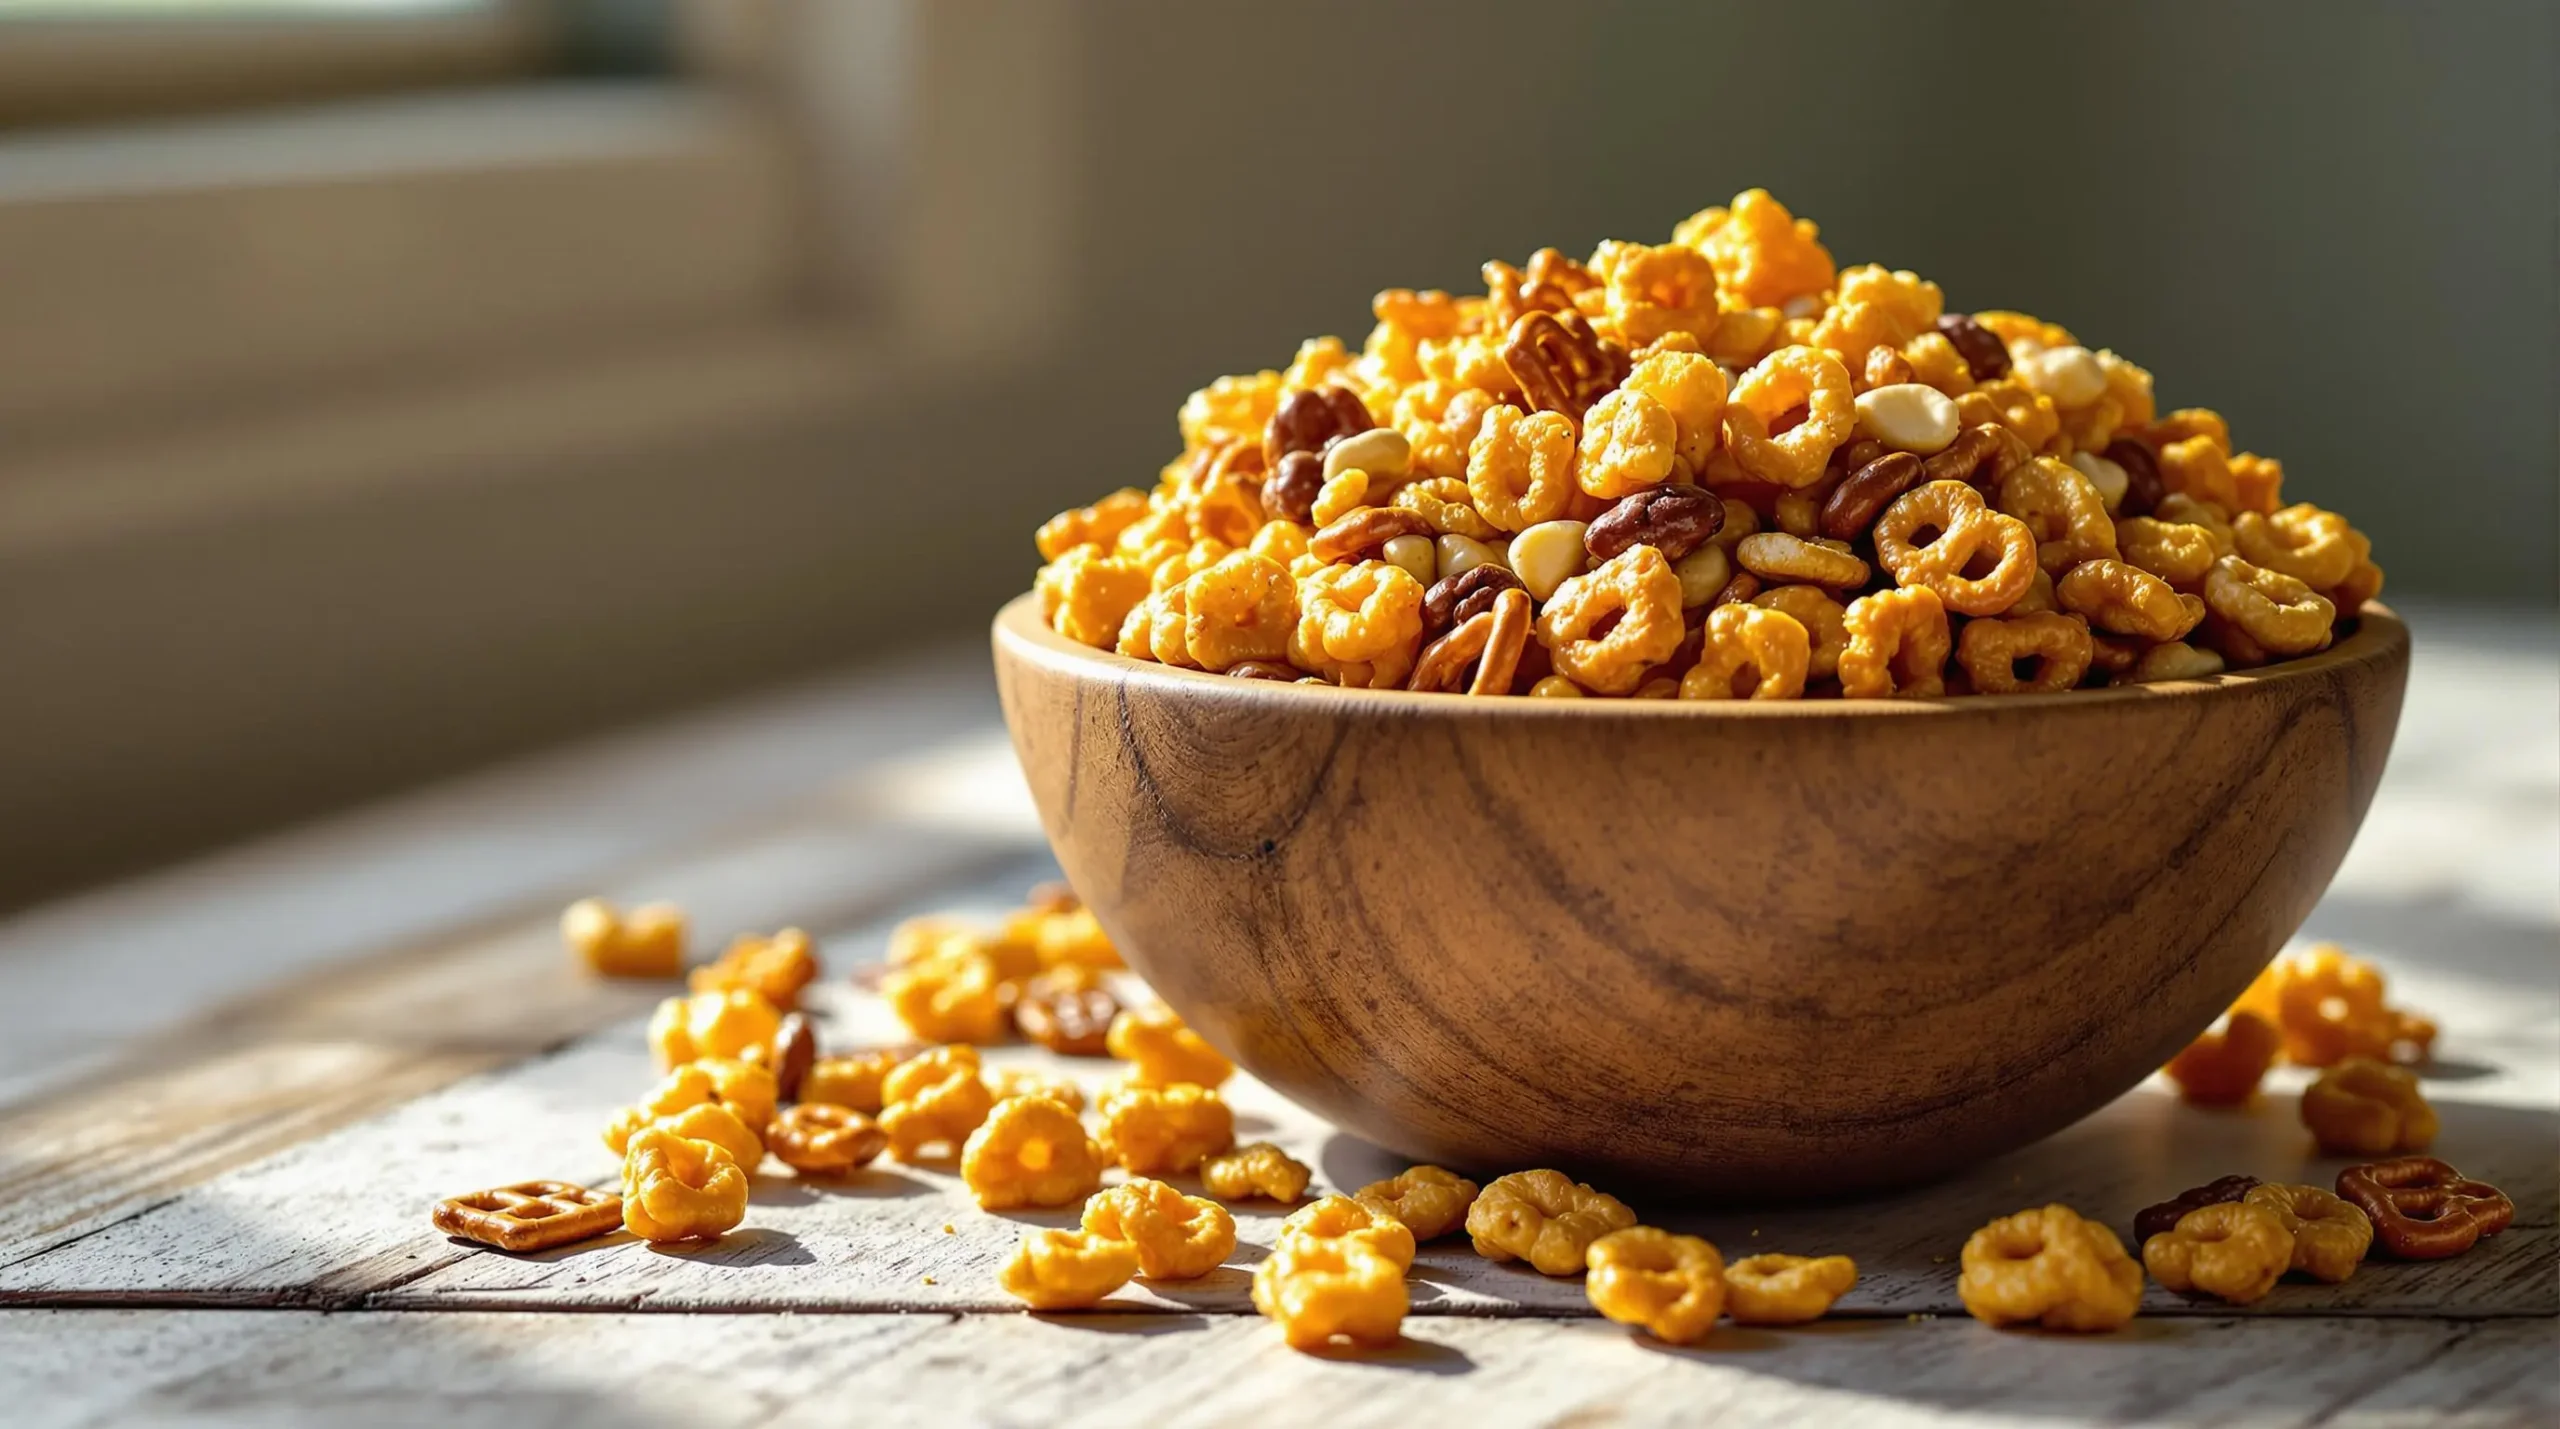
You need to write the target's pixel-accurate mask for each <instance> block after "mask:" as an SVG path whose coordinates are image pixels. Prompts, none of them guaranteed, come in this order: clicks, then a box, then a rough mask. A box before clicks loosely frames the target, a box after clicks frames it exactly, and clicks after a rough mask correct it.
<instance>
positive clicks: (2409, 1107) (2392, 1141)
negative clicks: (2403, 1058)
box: [2302, 1055, 2436, 1156]
mask: <svg viewBox="0 0 2560 1429" xmlns="http://www.w3.org/2000/svg"><path fill="white" fill-rule="evenodd" d="M2302 1124H2303V1125H2304V1126H2305V1127H2307V1128H2309V1129H2310V1131H2311V1134H2312V1136H2313V1137H2315V1138H2316V1139H2318V1141H2319V1143H2320V1149H2321V1150H2322V1151H2325V1152H2328V1153H2329V1154H2331V1155H2334V1156H2389V1155H2391V1154H2393V1153H2394V1152H2406V1151H2424V1150H2426V1149H2427V1147H2428V1145H2429V1144H2430V1143H2432V1142H2433V1141H2434V1140H2435V1139H2436V1109H2435V1108H2434V1107H2432V1106H2429V1105H2428V1104H2427V1099H2426V1097H2425V1095H2424V1094H2422V1093H2421V1092H2420V1091H2419V1090H2418V1078H2417V1075H2416V1074H2415V1073H2413V1072H2409V1071H2405V1070H2403V1069H2401V1068H2399V1067H2394V1066H2390V1065H2388V1064H2386V1063H2382V1062H2377V1061H2375V1060H2373V1059H2372V1058H2371V1057H2366V1056H2361V1055H2358V1056H2350V1057H2348V1058H2346V1059H2344V1060H2343V1061H2340V1062H2339V1063H2338V1064H2337V1065H2336V1066H2333V1067H2331V1068H2330V1069H2329V1070H2327V1071H2325V1072H2323V1073H2321V1074H2320V1076H2319V1078H2318V1080H2316V1081H2314V1082H2312V1084H2311V1085H2310V1086H2307V1087H2305V1088H2303V1089H2302Z"/></svg>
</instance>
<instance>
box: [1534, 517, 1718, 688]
mask: <svg viewBox="0 0 2560 1429" xmlns="http://www.w3.org/2000/svg"><path fill="white" fill-rule="evenodd" d="M1612 615H1615V616H1617V617H1618V621H1617V624H1615V625H1613V626H1611V627H1610V628H1609V629H1608V630H1607V631H1606V632H1604V633H1601V634H1594V633H1593V632H1594V631H1596V630H1598V629H1599V628H1600V624H1601V622H1602V621H1604V620H1606V619H1608V618H1609V617H1610V616H1612ZM1537 628H1538V640H1539V642H1540V643H1541V644H1544V645H1545V646H1546V647H1547V650H1548V653H1549V654H1551V655H1553V656H1554V657H1555V664H1556V669H1557V671H1558V672H1560V673H1562V674H1563V675H1565V676H1566V677H1567V678H1569V679H1571V680H1572V681H1573V682H1574V683H1575V684H1577V685H1580V686H1582V687H1583V688H1584V689H1586V690H1592V691H1595V692H1597V693H1599V694H1604V695H1625V694H1632V693H1634V692H1635V688H1636V686H1637V685H1638V684H1641V683H1642V682H1643V680H1644V674H1645V671H1646V669H1647V668H1649V667H1651V666H1654V665H1659V664H1661V663H1662V662H1663V661H1665V660H1668V659H1670V658H1671V652H1672V651H1674V650H1677V649H1679V648H1680V640H1681V637H1682V636H1683V635H1684V634H1686V633H1687V631H1686V628H1685V627H1684V626H1683V625H1682V623H1681V620H1680V577H1679V576H1677V575H1675V574H1673V572H1672V570H1671V563H1670V562H1669V561H1666V560H1664V559H1663V558H1662V552H1660V551H1658V550H1655V549H1654V548H1653V547H1651V546H1630V547H1628V548H1627V549H1626V550H1624V551H1622V552H1620V553H1619V554H1617V555H1615V556H1612V557H1610V558H1609V559H1608V560H1607V561H1605V562H1603V563H1602V564H1601V565H1600V566H1599V567H1598V568H1596V569H1594V570H1589V571H1585V572H1584V573H1582V574H1581V575H1578V576H1575V577H1573V578H1572V579H1570V580H1567V581H1566V582H1565V583H1564V584H1563V585H1561V586H1558V587H1556V593H1555V594H1554V595H1553V596H1551V597H1549V598H1548V600H1547V606H1546V609H1545V611H1544V612H1542V613H1541V614H1540V615H1539V616H1538V626H1537Z"/></svg>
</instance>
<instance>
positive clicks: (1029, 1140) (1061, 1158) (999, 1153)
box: [960, 1096, 1103, 1211]
mask: <svg viewBox="0 0 2560 1429" xmlns="http://www.w3.org/2000/svg"><path fill="white" fill-rule="evenodd" d="M1102 1167H1103V1155H1102V1148H1101V1146H1099V1145H1098V1144H1096V1143H1095V1141H1094V1140H1093V1138H1092V1137H1090V1136H1088V1135H1086V1134H1085V1129H1084V1123H1083V1122H1082V1121H1080V1120H1078V1119H1077V1118H1076V1114H1075V1110H1074V1108H1072V1107H1069V1106H1068V1105H1067V1104H1066V1103H1064V1102H1062V1101H1058V1100H1056V1099H1054V1098H1051V1097H1045V1096H1024V1097H1008V1098H1006V1099H1005V1100H1003V1101H1000V1102H997V1103H996V1104H995V1108H994V1110H992V1111H990V1112H988V1113H987V1118H986V1120H985V1121H983V1122H981V1123H979V1125H978V1129H977V1130H975V1131H972V1132H970V1133H969V1142H968V1145H967V1146H965V1147H964V1148H962V1150H961V1153H960V1179H961V1180H962V1181H963V1182H964V1183H966V1184H967V1186H968V1187H969V1194H970V1195H971V1196H973V1197H975V1198H976V1199H977V1202H978V1206H979V1208H980V1209H982V1210H989V1211H1001V1210H1009V1209H1012V1208H1013V1207H1016V1206H1064V1205H1071V1204H1073V1203H1074V1202H1077V1201H1080V1200H1083V1199H1084V1198H1085V1197H1087V1196H1090V1195H1092V1194H1093V1192H1094V1188H1096V1187H1098V1186H1100V1185H1101V1184H1102Z"/></svg>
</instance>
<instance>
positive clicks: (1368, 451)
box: [1324, 427, 1413, 491]
mask: <svg viewBox="0 0 2560 1429" xmlns="http://www.w3.org/2000/svg"><path fill="white" fill-rule="evenodd" d="M1412 467H1413V443H1411V442H1409V441H1406V440H1405V437H1404V433H1402V432H1399V431H1397V430H1396V429H1395V428H1393V427H1372V428H1370V429H1369V430H1367V431H1365V432H1362V433H1360V434H1359V435H1357V436H1350V437H1343V438H1340V439H1339V440H1337V441H1335V442H1334V443H1333V445H1331V446H1329V447H1327V448H1325V453H1324V476H1325V479H1326V480H1327V481H1331V480H1332V479H1333V478H1335V477H1337V476H1340V475H1341V474H1342V473H1344V472H1346V471H1365V472H1367V473H1368V474H1369V489H1370V490H1372V491H1376V490H1378V489H1380V488H1381V487H1384V486H1386V485H1388V484H1389V483H1392V482H1396V481H1400V480H1402V479H1403V478H1404V474H1405V473H1406V472H1407V471H1409V470H1411V469H1412Z"/></svg>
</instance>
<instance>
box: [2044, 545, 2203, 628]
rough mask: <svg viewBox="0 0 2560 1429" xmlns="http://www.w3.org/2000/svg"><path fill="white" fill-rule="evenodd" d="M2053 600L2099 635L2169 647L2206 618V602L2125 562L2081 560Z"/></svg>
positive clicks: (2058, 586)
mask: <svg viewBox="0 0 2560 1429" xmlns="http://www.w3.org/2000/svg"><path fill="white" fill-rule="evenodd" d="M2053 598H2054V599H2055V600H2057V601H2059V602H2061V604H2062V608H2063V609H2065V610H2068V611H2071V612H2072V613H2074V614H2076V615H2080V616H2083V617H2086V618H2087V620H2088V622H2089V623H2090V624H2091V625H2094V626H2096V627H2098V628H2099V629H2100V630H2107V631H2112V632H2114V633H2115V634H2118V635H2138V636H2141V637H2142V638H2143V639H2145V640H2152V641H2158V642H2161V643H2164V644H2165V643H2167V642H2168V641H2171V640H2179V639H2183V638H2185V636H2186V633H2187V632H2188V631H2190V630H2193V629H2195V628H2196V622H2197V621H2200V620H2202V619H2204V604H2203V602H2201V601H2198V600H2197V599H2196V598H2195V597H2193V596H2181V595H2180V594H2178V592H2176V591H2174V590H2172V589H2170V588H2169V583H2168V582H2167V581H2164V580H2162V579H2160V578H2159V577H2158V576H2155V575H2153V574H2151V573H2150V572H2149V571H2145V570H2141V569H2138V568H2136V567H2134V566H2129V565H2127V564H2125V563H2124V562H2122V561H2106V560H2098V561H2082V562H2081V563H2080V564H2078V565H2076V566H2073V567H2072V568H2071V569H2070V570H2069V571H2067V572H2065V573H2064V574H2063V577H2062V578H2061V579H2060V580H2057V581H2055V582H2054V583H2053Z"/></svg>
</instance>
